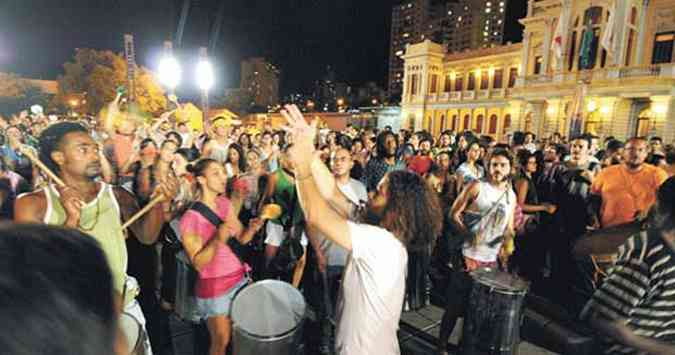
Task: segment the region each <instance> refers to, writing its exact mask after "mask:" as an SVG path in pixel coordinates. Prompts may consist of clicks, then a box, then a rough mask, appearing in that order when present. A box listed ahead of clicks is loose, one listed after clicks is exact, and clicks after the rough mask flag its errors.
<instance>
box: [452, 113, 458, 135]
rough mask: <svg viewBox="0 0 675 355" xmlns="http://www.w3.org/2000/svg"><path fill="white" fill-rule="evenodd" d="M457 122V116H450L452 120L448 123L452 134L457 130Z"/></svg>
mask: <svg viewBox="0 0 675 355" xmlns="http://www.w3.org/2000/svg"><path fill="white" fill-rule="evenodd" d="M458 120H459V117H457V115H452V120H451V121H450V130H451V131H453V132H454V131H456V130H457V124H458V123H459V122H458Z"/></svg>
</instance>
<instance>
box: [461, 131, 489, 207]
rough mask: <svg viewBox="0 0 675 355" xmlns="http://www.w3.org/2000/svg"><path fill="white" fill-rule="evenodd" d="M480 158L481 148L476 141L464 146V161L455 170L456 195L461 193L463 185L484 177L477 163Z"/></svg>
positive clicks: (480, 166) (482, 169)
mask: <svg viewBox="0 0 675 355" xmlns="http://www.w3.org/2000/svg"><path fill="white" fill-rule="evenodd" d="M480 158H481V146H480V143H478V141H477V140H473V141H470V142H469V143H467V145H466V161H465V162H464V163H462V164H461V165H460V166H459V167H458V168H457V172H456V175H457V194H458V195H459V193H460V192H462V188H464V185H466V184H468V183H470V182H472V181H475V180H480V179H482V178H483V176H485V169H484V168H483V166H482V165H480V164H479V163H478V161H479V160H480Z"/></svg>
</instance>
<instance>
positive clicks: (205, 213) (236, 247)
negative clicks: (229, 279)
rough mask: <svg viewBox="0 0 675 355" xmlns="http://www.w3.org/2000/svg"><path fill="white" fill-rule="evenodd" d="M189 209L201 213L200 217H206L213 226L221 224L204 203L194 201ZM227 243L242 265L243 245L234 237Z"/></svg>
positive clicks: (220, 220)
mask: <svg viewBox="0 0 675 355" xmlns="http://www.w3.org/2000/svg"><path fill="white" fill-rule="evenodd" d="M190 209H191V210H194V211H195V212H197V213H199V214H200V215H202V217H204V218H206V220H207V221H209V223H211V224H213V226H214V227H216V228H218V227H220V225H221V224H223V223H224V222H223V220H222V219H220V217H218V215H217V214H216V213H215V212H213V210H212V209H211V208H210V207H209V206H207V205H206V204H204V203H203V202H201V201H196V202H194V203H193V204H192V206H190ZM227 245H228V246H229V247H230V249H232V252H233V253H234V255H236V256H237V258H238V259H239V262H240V263H241V264H242V265H243V264H244V259H243V258H242V253H243V250H242V249H243V245H241V243H239V241H238V240H237V239H236V238H230V239H228V240H227Z"/></svg>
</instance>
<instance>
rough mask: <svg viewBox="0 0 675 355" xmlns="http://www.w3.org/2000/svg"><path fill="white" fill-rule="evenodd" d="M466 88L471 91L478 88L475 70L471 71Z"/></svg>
mask: <svg viewBox="0 0 675 355" xmlns="http://www.w3.org/2000/svg"><path fill="white" fill-rule="evenodd" d="M466 89H467V90H469V91H472V90H475V89H476V74H475V73H474V72H470V73H469V82H468V83H467V86H466Z"/></svg>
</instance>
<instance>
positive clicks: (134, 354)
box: [119, 312, 145, 355]
mask: <svg viewBox="0 0 675 355" xmlns="http://www.w3.org/2000/svg"><path fill="white" fill-rule="evenodd" d="M119 327H120V329H122V333H123V334H124V337H125V338H126V341H127V347H128V349H129V355H143V354H145V347H144V346H143V342H144V341H145V333H144V332H143V326H141V323H140V322H139V321H138V320H137V319H136V317H134V316H133V315H131V314H129V313H126V312H123V313H122V314H120V317H119Z"/></svg>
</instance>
